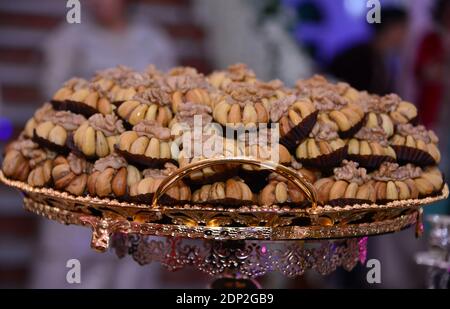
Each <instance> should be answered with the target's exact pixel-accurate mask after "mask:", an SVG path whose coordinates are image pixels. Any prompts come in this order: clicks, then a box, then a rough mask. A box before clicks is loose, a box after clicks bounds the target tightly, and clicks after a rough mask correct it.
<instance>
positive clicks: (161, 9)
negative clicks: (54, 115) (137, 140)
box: [0, 0, 208, 288]
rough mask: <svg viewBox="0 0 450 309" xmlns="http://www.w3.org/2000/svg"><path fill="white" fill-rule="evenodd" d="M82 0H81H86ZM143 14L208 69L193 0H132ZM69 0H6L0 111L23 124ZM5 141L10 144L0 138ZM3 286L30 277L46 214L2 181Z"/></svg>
mask: <svg viewBox="0 0 450 309" xmlns="http://www.w3.org/2000/svg"><path fill="white" fill-rule="evenodd" d="M83 1H85V0H82V1H81V2H82V3H83ZM129 2H130V5H132V6H135V8H136V12H138V14H139V15H140V16H141V17H142V18H148V19H149V20H152V21H153V22H155V23H158V24H160V25H162V26H163V28H164V29H165V30H166V31H167V32H168V34H169V35H170V36H171V37H172V38H173V40H174V43H175V48H176V50H177V54H178V55H179V56H180V61H181V64H182V65H190V66H194V67H196V68H197V69H199V70H200V71H203V72H205V71H208V64H207V62H206V61H205V60H204V59H205V57H204V56H205V55H204V50H203V48H202V40H203V37H204V31H203V29H201V28H200V27H199V26H197V25H196V24H195V22H194V21H193V18H192V15H191V3H190V1H188V0H129ZM65 12H66V8H65V1H62V0H39V1H36V0H20V1H0V113H1V114H0V116H2V117H7V118H8V119H10V120H11V121H12V122H13V125H14V127H15V128H16V134H17V132H18V130H19V129H20V128H21V127H23V125H24V123H25V121H26V120H27V119H28V118H29V117H30V116H31V115H32V114H33V111H34V110H35V109H36V108H37V107H38V106H39V105H41V104H42V103H43V102H44V100H45V98H43V97H42V94H41V91H40V89H39V87H38V80H39V72H40V65H41V61H42V54H41V51H40V50H39V48H38V46H39V42H40V41H41V40H42V39H43V38H44V37H45V36H46V35H47V34H48V32H49V31H51V30H52V29H54V28H55V27H57V26H58V24H59V23H60V22H61V21H62V20H63V18H65ZM0 146H4V145H2V144H1V143H0ZM0 197H1V198H0V288H1V287H22V286H24V284H25V283H26V280H27V275H28V272H29V269H28V267H29V261H30V259H31V247H32V245H33V242H34V241H35V235H36V231H37V226H38V223H39V220H43V219H40V218H36V217H34V216H32V215H30V214H27V213H25V211H24V210H23V209H22V206H21V200H20V195H19V194H18V193H17V192H15V191H13V190H10V189H8V188H6V187H4V186H1V185H0Z"/></svg>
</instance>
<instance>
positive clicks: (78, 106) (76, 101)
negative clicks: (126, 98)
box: [52, 79, 113, 117]
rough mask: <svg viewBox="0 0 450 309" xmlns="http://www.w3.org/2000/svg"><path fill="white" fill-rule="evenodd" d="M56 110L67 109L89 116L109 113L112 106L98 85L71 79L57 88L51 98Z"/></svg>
mask: <svg viewBox="0 0 450 309" xmlns="http://www.w3.org/2000/svg"><path fill="white" fill-rule="evenodd" d="M52 104H53V107H54V108H55V109H57V110H68V111H71V112H74V113H76V114H82V115H84V116H86V117H90V116H92V115H94V114H96V113H101V114H104V115H107V114H111V113H112V111H113V106H112V104H111V102H110V100H109V99H108V97H107V94H106V93H105V91H103V90H102V89H101V88H100V87H98V85H96V84H92V83H89V82H87V81H86V80H83V79H71V80H69V81H68V82H66V83H65V84H64V86H63V88H61V89H59V90H58V91H57V92H56V93H55V95H54V96H53V100H52Z"/></svg>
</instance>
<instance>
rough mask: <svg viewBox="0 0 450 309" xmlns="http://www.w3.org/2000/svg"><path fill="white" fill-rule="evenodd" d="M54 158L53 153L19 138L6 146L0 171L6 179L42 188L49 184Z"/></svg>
mask: <svg viewBox="0 0 450 309" xmlns="http://www.w3.org/2000/svg"><path fill="white" fill-rule="evenodd" d="M55 157H56V154H55V153H53V152H50V151H47V150H45V149H42V148H40V147H39V145H38V144H36V143H34V142H33V141H31V140H29V139H23V138H20V139H19V140H16V141H15V142H13V143H11V144H10V145H8V146H7V148H6V151H5V156H4V159H3V163H2V170H3V173H4V174H5V176H6V177H9V178H11V179H15V180H20V181H23V182H28V184H30V185H32V186H36V187H43V186H47V185H49V184H50V182H51V169H52V161H53V159H54V158H55Z"/></svg>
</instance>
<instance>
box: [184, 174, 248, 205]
mask: <svg viewBox="0 0 450 309" xmlns="http://www.w3.org/2000/svg"><path fill="white" fill-rule="evenodd" d="M191 201H192V203H194V204H208V205H220V206H223V207H239V206H243V205H253V204H254V203H255V197H254V194H253V192H252V191H251V190H250V188H249V187H248V186H247V185H246V184H245V182H243V181H242V180H241V179H239V178H230V179H228V180H227V181H225V182H215V183H213V184H208V185H204V186H202V187H201V188H200V189H198V190H196V191H194V193H192V197H191Z"/></svg>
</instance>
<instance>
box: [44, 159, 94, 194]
mask: <svg viewBox="0 0 450 309" xmlns="http://www.w3.org/2000/svg"><path fill="white" fill-rule="evenodd" d="M91 170H92V164H91V163H89V162H87V161H86V160H84V159H82V158H79V157H77V156H75V155H74V154H73V153H70V154H69V155H68V156H67V158H66V157H64V156H58V157H57V158H56V159H55V160H54V162H53V169H52V178H53V183H54V186H55V188H56V189H58V190H62V191H67V192H69V193H71V194H73V195H76V196H80V195H83V194H84V193H85V191H86V188H87V182H88V177H89V174H90V173H91Z"/></svg>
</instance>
